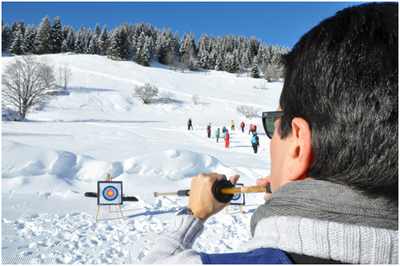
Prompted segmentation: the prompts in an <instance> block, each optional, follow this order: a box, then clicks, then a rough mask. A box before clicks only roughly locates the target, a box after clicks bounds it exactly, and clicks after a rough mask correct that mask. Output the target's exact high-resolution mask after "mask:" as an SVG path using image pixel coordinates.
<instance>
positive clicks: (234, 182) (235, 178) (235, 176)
mask: <svg viewBox="0 0 400 266" xmlns="http://www.w3.org/2000/svg"><path fill="white" fill-rule="evenodd" d="M239 177H240V175H234V176H231V177H229V181H231V183H232V184H236V182H237V181H238V180H239Z"/></svg>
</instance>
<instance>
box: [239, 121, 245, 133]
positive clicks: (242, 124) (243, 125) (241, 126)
mask: <svg viewBox="0 0 400 266" xmlns="http://www.w3.org/2000/svg"><path fill="white" fill-rule="evenodd" d="M245 126H246V125H245V123H244V122H243V121H242V122H241V123H240V128H241V129H242V133H244V127H245Z"/></svg>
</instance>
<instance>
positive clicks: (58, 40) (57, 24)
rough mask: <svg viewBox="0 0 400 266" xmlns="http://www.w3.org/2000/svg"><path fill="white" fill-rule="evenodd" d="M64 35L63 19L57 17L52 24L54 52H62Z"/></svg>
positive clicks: (52, 46) (52, 47) (52, 48)
mask: <svg viewBox="0 0 400 266" xmlns="http://www.w3.org/2000/svg"><path fill="white" fill-rule="evenodd" d="M63 39H64V36H63V31H62V25H61V19H60V17H55V18H54V22H53V25H52V26H51V50H52V52H53V53H60V52H61V45H62V42H63Z"/></svg>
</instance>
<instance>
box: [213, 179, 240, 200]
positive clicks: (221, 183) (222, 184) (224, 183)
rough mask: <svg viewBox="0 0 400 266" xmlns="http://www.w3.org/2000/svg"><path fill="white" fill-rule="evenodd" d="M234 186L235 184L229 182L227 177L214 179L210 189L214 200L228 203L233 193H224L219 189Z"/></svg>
mask: <svg viewBox="0 0 400 266" xmlns="http://www.w3.org/2000/svg"><path fill="white" fill-rule="evenodd" d="M234 186H235V185H233V184H232V183H231V181H229V180H227V179H222V180H218V181H216V182H215V183H214V184H213V186H212V188H211V191H212V194H213V196H214V198H215V199H216V200H218V201H219V202H221V203H228V202H230V201H231V200H232V198H233V195H224V194H222V193H221V189H223V188H230V187H234Z"/></svg>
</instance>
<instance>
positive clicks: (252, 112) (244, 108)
mask: <svg viewBox="0 0 400 266" xmlns="http://www.w3.org/2000/svg"><path fill="white" fill-rule="evenodd" d="M236 111H238V113H240V114H242V115H244V116H245V117H246V118H252V117H258V116H259V113H260V110H259V109H257V108H255V107H253V106H249V105H239V106H238V107H236Z"/></svg>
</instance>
